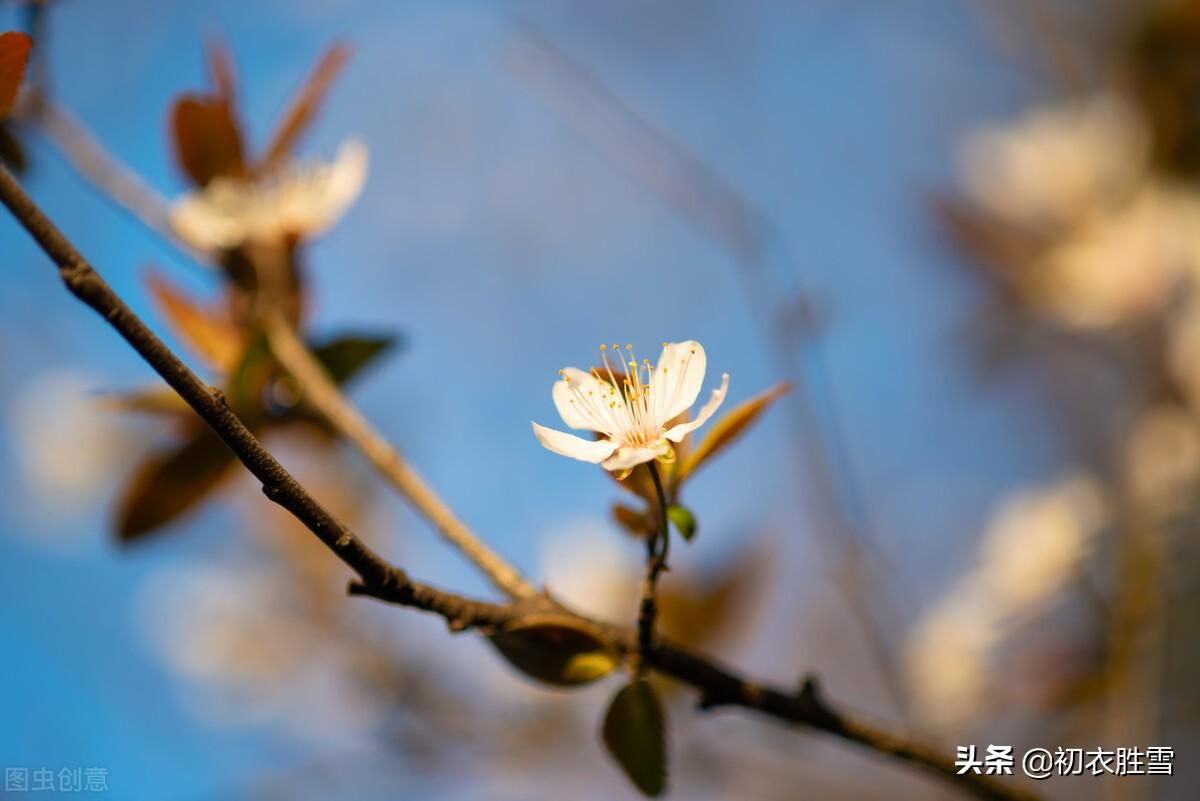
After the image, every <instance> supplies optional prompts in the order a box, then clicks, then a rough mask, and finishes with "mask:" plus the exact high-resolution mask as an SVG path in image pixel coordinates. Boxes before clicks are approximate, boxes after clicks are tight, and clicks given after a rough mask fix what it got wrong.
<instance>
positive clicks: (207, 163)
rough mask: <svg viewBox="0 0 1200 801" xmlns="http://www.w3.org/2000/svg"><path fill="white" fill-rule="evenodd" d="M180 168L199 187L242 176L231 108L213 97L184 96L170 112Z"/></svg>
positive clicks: (239, 143)
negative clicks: (224, 178)
mask: <svg viewBox="0 0 1200 801" xmlns="http://www.w3.org/2000/svg"><path fill="white" fill-rule="evenodd" d="M171 126H172V129H173V131H174V135H175V154H176V157H177V158H178V159H179V166H180V167H181V168H182V169H183V171H184V172H185V173H187V175H188V177H189V178H191V179H192V180H193V181H194V182H195V183H196V184H197V185H198V186H204V185H206V184H207V183H208V182H209V181H211V180H212V179H213V178H216V177H217V176H219V175H233V176H238V175H242V174H243V173H244V172H245V159H244V157H243V155H242V136H241V133H240V132H239V129H238V124H237V121H236V120H235V119H234V113H233V107H232V106H231V105H230V103H229V102H228V101H227V100H226V99H225V98H222V97H219V96H216V95H195V94H185V95H182V96H181V97H180V98H179V99H178V100H176V101H175V105H174V106H173V107H172V109H171Z"/></svg>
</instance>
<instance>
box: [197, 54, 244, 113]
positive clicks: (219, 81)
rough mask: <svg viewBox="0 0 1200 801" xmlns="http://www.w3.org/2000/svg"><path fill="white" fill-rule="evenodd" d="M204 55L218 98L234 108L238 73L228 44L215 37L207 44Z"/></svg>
mask: <svg viewBox="0 0 1200 801" xmlns="http://www.w3.org/2000/svg"><path fill="white" fill-rule="evenodd" d="M204 53H205V55H206V56H207V58H208V71H209V74H210V75H211V76H212V82H213V86H214V87H216V90H217V96H218V97H220V98H221V99H222V100H224V101H225V103H226V104H227V105H228V106H229V107H230V108H233V104H234V93H235V91H236V87H237V80H236V78H235V76H236V74H237V71H236V70H235V69H234V68H233V56H232V54H231V53H230V52H229V45H228V43H227V42H226V41H225V40H224V39H220V38H217V37H213V38H211V39H209V40H208V42H207V43H206V44H205V48H204Z"/></svg>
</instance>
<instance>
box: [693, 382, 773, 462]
mask: <svg viewBox="0 0 1200 801" xmlns="http://www.w3.org/2000/svg"><path fill="white" fill-rule="evenodd" d="M791 388H792V385H791V384H788V383H783V384H776V385H775V386H773V387H771V388H770V389H768V390H767V391H766V392H762V393H759V394H758V395H755V396H754V397H753V398H751V399H750V400H748V401H746V402H744V403H742V404H741V405H739V406H737V407H735V408H734V409H732V410H731V411H729V412H728V413H727V414H726V415H725V416H724V417H722V418H721V419H720V420H718V421H717V422H716V423H714V424H713V426H712V427H711V428H710V429H709V431H708V435H707V436H706V437H705V438H704V440H703V441H702V442H701V443H700V444H699V445H697V446H696V449H695V450H694V451H692V452H691V453H690V454H688V456H687V458H686V459H684V460H683V462H681V463H680V464H679V466H678V468H677V469H676V470H675V473H674V476H673V480H674V483H676V484H682V483H683V482H684V480H685V479H687V478H688V476H690V475H691V474H692V473H694V472H695V471H696V468H698V467H700V465H702V464H704V463H705V462H706V461H708V460H709V459H711V458H712V457H713V456H715V455H716V454H718V453H720V452H721V451H722V450H724V449H725V448H726V447H727V446H728V445H729V444H730V443H731V442H733V441H734V440H735V439H737V438H738V437H739V436H741V434H742V433H743V432H744V431H745V430H746V429H747V428H749V427H750V425H751V424H753V423H754V421H756V420H757V419H758V418H759V415H761V414H762V413H763V412H765V411H766V410H767V407H768V406H770V405H771V404H772V403H774V402H775V401H776V400H777V399H778V398H780V397H782V396H783V395H784V394H786V393H787V392H789V391H790V390H791Z"/></svg>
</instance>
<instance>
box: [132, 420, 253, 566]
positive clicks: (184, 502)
mask: <svg viewBox="0 0 1200 801" xmlns="http://www.w3.org/2000/svg"><path fill="white" fill-rule="evenodd" d="M233 464H234V456H233V453H232V452H230V450H229V448H227V447H226V446H225V443H223V442H221V440H220V439H218V438H217V435H216V434H214V433H212V432H211V431H209V430H208V429H207V428H205V429H202V430H198V431H196V432H195V433H194V434H193V435H192V438H191V439H189V440H188V441H187V442H185V443H184V444H183V445H177V446H175V447H173V448H171V449H169V450H167V451H164V452H163V453H159V454H157V455H154V456H152V457H150V459H148V460H147V461H146V462H144V463H143V464H142V465H141V467H140V468H138V471H137V473H136V474H135V475H134V478H133V481H131V482H130V484H129V486H128V487H127V488H126V490H125V492H124V494H123V495H122V497H121V501H120V504H119V506H118V508H117V514H116V530H117V536H119V537H120V538H121V541H122V542H131V541H133V540H138V539H141V538H142V537H144V536H146V535H147V534H150V533H152V532H154V531H156V530H157V529H160V528H162V527H163V526H165V525H166V524H167V523H170V522H171V521H172V520H175V519H176V518H177V517H179V516H180V515H182V514H184V513H186V512H188V511H190V510H192V509H194V508H195V507H196V506H197V505H198V504H199V503H200V502H201V501H203V500H204V499H205V498H206V497H208V495H209V494H210V493H211V492H212V490H213V489H214V488H215V487H216V486H217V484H218V483H219V482H220V481H221V479H222V478H223V477H224V476H225V474H226V472H227V471H228V469H229V468H230V467H231V466H232V465H233Z"/></svg>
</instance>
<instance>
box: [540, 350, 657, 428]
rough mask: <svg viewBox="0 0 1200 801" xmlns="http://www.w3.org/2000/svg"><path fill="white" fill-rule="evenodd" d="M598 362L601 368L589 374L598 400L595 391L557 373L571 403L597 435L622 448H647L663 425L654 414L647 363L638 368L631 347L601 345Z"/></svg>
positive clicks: (644, 361)
mask: <svg viewBox="0 0 1200 801" xmlns="http://www.w3.org/2000/svg"><path fill="white" fill-rule="evenodd" d="M610 354H612V356H613V357H615V358H610ZM618 360H619V361H618ZM600 361H601V363H602V364H603V366H602V367H593V368H592V369H591V371H590V373H591V376H592V378H594V379H596V382H597V385H598V386H599V388H600V389H599V392H600V396H599V397H596V395H595V393H596V390H595V389H588V388H586V387H584V386H581V385H580V384H578V383H572V382H571V381H570V378H569V377H568V376H566V375H565V374H563V373H562V372H561V371H560V374H562V375H563V380H564V381H566V382H567V386H568V387H569V388H570V390H571V392H572V394H573V396H574V397H573V398H572V403H574V404H575V406H576V407H577V408H579V409H580V411H581V412H582V413H583V416H584V417H585V418H586V419H587V420H588V422H589V423H590V424H591V425H593V426H594V427H595V429H596V430H597V431H600V432H601V433H603V434H605V435H607V436H608V437H609V438H611V439H615V440H617V441H619V442H620V443H621V444H623V445H629V446H632V447H646V446H648V445H650V444H651V443H653V442H655V441H656V440H658V439H660V438H661V437H662V428H663V427H662V423H663V421H662V420H659V419H658V415H657V414H656V413H655V411H656V406H655V404H654V396H653V391H652V390H653V380H652V379H653V377H654V367H653V366H652V365H651V364H650V360H649V359H643V360H642V362H641V364H638V360H637V356H636V355H635V354H634V351H633V345H626V346H625V349H624V352H622V350H621V347H620V345H611V346H610V345H601V346H600Z"/></svg>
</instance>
